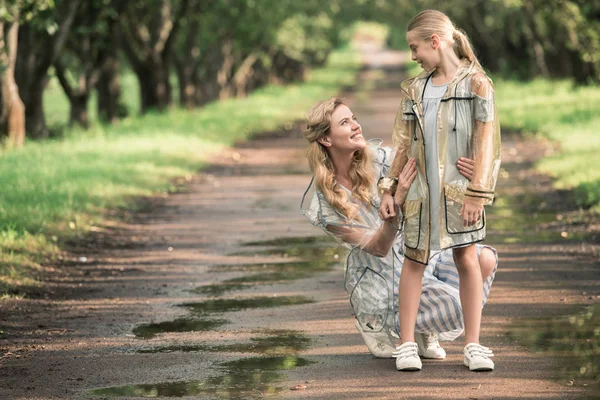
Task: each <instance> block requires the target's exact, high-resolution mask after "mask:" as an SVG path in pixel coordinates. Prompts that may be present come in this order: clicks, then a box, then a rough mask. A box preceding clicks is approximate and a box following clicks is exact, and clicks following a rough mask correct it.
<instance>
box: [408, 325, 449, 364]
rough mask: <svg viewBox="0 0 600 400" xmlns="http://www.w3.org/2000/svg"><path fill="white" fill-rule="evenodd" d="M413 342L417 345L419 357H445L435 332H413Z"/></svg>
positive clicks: (440, 358) (436, 358) (439, 358)
mask: <svg viewBox="0 0 600 400" xmlns="http://www.w3.org/2000/svg"><path fill="white" fill-rule="evenodd" d="M415 342H417V345H418V346H419V355H420V356H421V357H423V358H432V359H435V360H442V359H444V358H446V351H445V350H444V349H443V348H442V346H440V342H438V337H437V334H435V333H416V332H415Z"/></svg>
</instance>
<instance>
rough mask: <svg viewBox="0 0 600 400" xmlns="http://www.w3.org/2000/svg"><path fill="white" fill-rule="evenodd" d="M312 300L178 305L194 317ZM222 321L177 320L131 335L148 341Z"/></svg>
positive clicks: (142, 327) (148, 326)
mask: <svg viewBox="0 0 600 400" xmlns="http://www.w3.org/2000/svg"><path fill="white" fill-rule="evenodd" d="M313 302H314V300H311V299H309V298H308V297H304V296H282V297H278V296H271V297H267V296H265V297H251V298H244V299H215V300H208V301H202V302H199V303H184V304H179V307H186V308H189V309H190V311H192V313H194V314H195V315H200V316H201V315H204V314H208V313H224V312H228V311H240V310H245V309H248V308H268V307H282V306H292V305H299V304H308V303H313ZM227 322H228V321H227V320H224V319H206V318H201V317H196V318H178V319H176V320H173V321H164V322H158V323H153V324H144V325H139V326H137V327H135V328H134V329H133V334H134V335H136V336H137V337H139V338H142V339H150V338H152V337H154V336H156V335H157V334H159V333H166V332H193V331H208V330H211V329H214V328H217V327H219V326H221V325H224V324H226V323H227Z"/></svg>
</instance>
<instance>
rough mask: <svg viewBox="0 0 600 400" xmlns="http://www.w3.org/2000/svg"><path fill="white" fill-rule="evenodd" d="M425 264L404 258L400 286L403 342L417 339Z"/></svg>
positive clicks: (399, 297)
mask: <svg viewBox="0 0 600 400" xmlns="http://www.w3.org/2000/svg"><path fill="white" fill-rule="evenodd" d="M424 272H425V265H423V264H419V263H418V262H416V261H412V260H409V259H408V258H405V259H404V265H403V266H402V273H401V274H400V283H399V287H398V293H399V296H398V299H399V301H398V302H399V311H400V335H401V339H402V343H406V342H414V341H415V325H416V324H417V312H418V311H419V303H420V302H421V291H422V290H421V285H422V281H423V273H424Z"/></svg>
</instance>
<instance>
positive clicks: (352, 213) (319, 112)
mask: <svg viewBox="0 0 600 400" xmlns="http://www.w3.org/2000/svg"><path fill="white" fill-rule="evenodd" d="M342 104H344V103H343V101H342V100H341V99H339V98H337V97H332V98H330V99H328V100H324V101H320V102H318V103H317V104H315V105H313V106H312V107H311V108H310V109H309V110H308V112H307V114H306V122H307V127H306V131H304V137H305V138H306V140H308V141H309V145H308V150H307V151H306V158H308V165H309V166H310V170H311V171H312V173H313V175H314V176H315V183H316V185H317V189H319V191H320V192H321V193H323V196H325V200H327V202H328V203H329V204H330V205H331V206H332V207H333V208H335V209H336V210H338V211H339V212H340V213H341V214H343V215H344V216H346V217H347V218H348V219H350V220H352V219H360V218H357V213H358V209H359V208H358V205H356V204H353V203H351V202H350V201H349V199H348V195H347V193H346V191H344V190H343V188H341V187H340V185H338V183H337V181H336V179H335V171H334V169H333V163H332V161H331V158H330V157H329V153H328V152H327V149H326V147H325V146H323V145H322V144H321V143H319V139H320V138H322V137H325V136H327V135H329V133H330V128H331V115H332V114H333V112H334V111H335V109H336V108H338V107H339V106H340V105H342ZM349 175H350V176H349V178H350V182H351V183H352V188H351V189H352V194H353V198H355V199H357V200H360V201H361V202H362V203H365V204H366V203H368V202H369V201H370V200H371V195H372V194H371V188H372V185H373V180H374V176H373V168H372V164H371V153H370V151H369V150H368V148H364V149H361V150H358V151H356V152H355V153H354V155H353V157H352V165H351V166H350V172H349Z"/></svg>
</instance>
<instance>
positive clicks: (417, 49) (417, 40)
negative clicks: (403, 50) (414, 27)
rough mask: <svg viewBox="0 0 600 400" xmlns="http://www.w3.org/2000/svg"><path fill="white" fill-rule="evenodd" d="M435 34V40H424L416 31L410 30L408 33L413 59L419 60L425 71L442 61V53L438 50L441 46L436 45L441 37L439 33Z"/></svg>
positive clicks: (407, 39)
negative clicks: (438, 35)
mask: <svg viewBox="0 0 600 400" xmlns="http://www.w3.org/2000/svg"><path fill="white" fill-rule="evenodd" d="M434 36H435V40H434V39H430V40H423V39H421V37H420V36H419V35H418V34H417V32H416V31H409V32H408V33H407V34H406V41H407V42H408V46H409V47H410V54H411V58H412V60H413V61H416V62H418V63H419V65H420V66H421V68H423V69H424V70H425V71H429V70H431V69H433V68H435V67H437V65H438V64H439V62H440V55H439V52H438V51H437V47H439V46H436V44H437V42H439V38H438V37H437V35H434Z"/></svg>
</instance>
